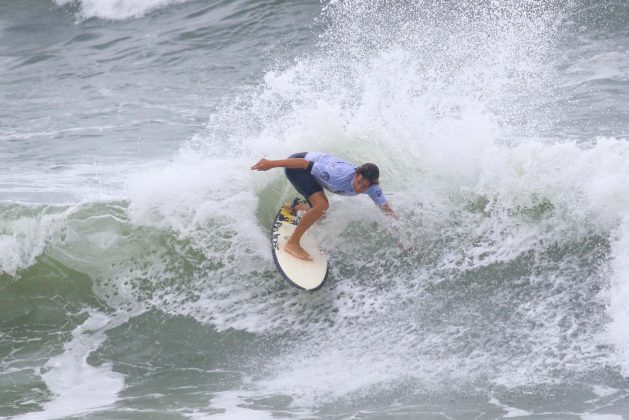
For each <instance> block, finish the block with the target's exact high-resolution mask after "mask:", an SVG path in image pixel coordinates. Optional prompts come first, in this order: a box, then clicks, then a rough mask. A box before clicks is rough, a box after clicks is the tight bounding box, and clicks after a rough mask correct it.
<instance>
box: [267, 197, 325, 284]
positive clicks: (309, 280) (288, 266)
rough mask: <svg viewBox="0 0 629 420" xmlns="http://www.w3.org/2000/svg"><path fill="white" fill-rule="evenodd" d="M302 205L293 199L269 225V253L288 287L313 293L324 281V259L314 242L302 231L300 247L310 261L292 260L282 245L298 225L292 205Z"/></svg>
mask: <svg viewBox="0 0 629 420" xmlns="http://www.w3.org/2000/svg"><path fill="white" fill-rule="evenodd" d="M300 203H305V201H302V200H298V199H295V201H293V205H292V206H290V207H289V206H282V208H280V210H279V211H278V212H277V216H275V220H274V221H273V229H272V230H271V250H272V252H273V261H275V266H276V267H277V271H279V273H280V274H281V275H282V277H284V280H286V281H287V282H288V283H290V284H291V285H293V286H295V287H297V288H299V289H303V290H317V289H320V288H321V287H323V285H324V284H325V282H326V280H327V279H328V258H327V257H326V256H325V255H324V254H323V253H322V252H321V250H320V249H319V245H318V244H317V242H316V241H315V240H314V238H312V237H311V236H309V235H308V233H309V232H310V231H309V230H308V231H306V233H305V234H304V236H303V237H302V238H301V246H302V247H303V248H304V249H305V250H306V251H307V252H308V253H309V254H310V256H311V257H312V261H306V260H302V259H300V258H297V257H293V256H292V255H290V254H289V253H287V252H285V251H284V245H285V244H286V241H287V240H288V238H290V236H291V235H292V234H293V231H294V230H295V227H297V225H298V224H299V216H298V214H297V213H298V212H297V211H295V205H296V204H300Z"/></svg>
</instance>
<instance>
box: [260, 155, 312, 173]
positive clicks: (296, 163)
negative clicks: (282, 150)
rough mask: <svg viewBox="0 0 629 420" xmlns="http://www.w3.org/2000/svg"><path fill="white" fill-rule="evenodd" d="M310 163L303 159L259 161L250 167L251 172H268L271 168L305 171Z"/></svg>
mask: <svg viewBox="0 0 629 420" xmlns="http://www.w3.org/2000/svg"><path fill="white" fill-rule="evenodd" d="M309 163H310V162H309V161H307V160H306V159H303V158H290V159H279V160H268V159H264V158H263V159H260V160H259V161H258V162H257V163H256V164H255V165H253V166H252V167H251V170H253V171H268V170H269V169H273V168H291V169H306V168H307V167H308V164H309Z"/></svg>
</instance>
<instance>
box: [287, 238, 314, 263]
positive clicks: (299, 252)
mask: <svg viewBox="0 0 629 420" xmlns="http://www.w3.org/2000/svg"><path fill="white" fill-rule="evenodd" d="M284 251H286V252H288V253H289V254H290V255H292V256H293V257H296V258H299V259H301V260H306V261H312V257H311V256H310V254H308V253H307V252H306V250H305V249H303V248H302V247H301V246H299V244H292V243H290V242H286V245H284Z"/></svg>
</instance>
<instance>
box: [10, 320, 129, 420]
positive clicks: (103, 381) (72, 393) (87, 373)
mask: <svg viewBox="0 0 629 420" xmlns="http://www.w3.org/2000/svg"><path fill="white" fill-rule="evenodd" d="M119 318H120V319H112V318H110V317H108V316H107V315H105V314H103V313H100V312H95V311H93V312H90V316H89V318H88V319H87V320H85V322H84V323H83V324H81V325H80V326H78V327H76V328H75V329H74V331H72V340H71V341H70V342H68V343H66V344H65V345H64V351H63V353H61V354H59V355H58V356H55V357H53V358H52V359H50V360H49V361H48V362H47V363H46V366H45V370H46V372H45V373H44V374H43V375H42V379H43V380H44V382H45V383H46V386H47V387H48V389H49V390H50V391H51V392H52V393H53V394H54V398H53V399H52V400H51V401H49V402H47V403H45V404H43V407H42V408H43V411H40V412H33V413H28V414H24V415H21V416H17V417H15V418H16V419H20V420H31V419H57V418H61V417H68V416H74V415H78V414H84V413H88V412H91V411H94V410H96V409H99V408H102V407H106V406H109V405H111V404H113V403H115V402H116V401H117V399H118V393H119V392H120V391H122V389H123V388H124V376H123V375H121V374H119V373H116V372H114V371H113V370H112V365H111V364H110V363H104V364H102V365H100V366H92V365H90V364H89V363H88V362H87V358H88V357H89V355H90V354H91V353H92V352H93V351H94V350H96V349H97V348H98V347H99V346H100V345H101V344H102V343H103V341H105V339H106V338H107V336H106V335H105V330H106V329H108V328H112V327H113V326H116V325H118V324H119V323H120V322H124V321H125V320H126V319H127V317H126V316H124V315H121V316H120V317H119Z"/></svg>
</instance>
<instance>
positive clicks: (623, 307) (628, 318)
mask: <svg viewBox="0 0 629 420" xmlns="http://www.w3.org/2000/svg"><path fill="white" fill-rule="evenodd" d="M615 237H616V240H615V241H614V242H613V244H612V254H613V257H614V260H613V262H612V270H613V275H612V279H611V284H610V289H609V291H608V293H606V298H607V299H609V307H608V313H609V315H610V317H611V319H612V321H611V323H610V324H609V325H608V326H607V336H608V339H609V341H610V342H611V343H612V344H614V346H615V348H616V351H617V354H618V355H619V360H618V363H619V364H620V366H621V368H622V373H623V375H624V376H629V334H627V330H628V328H629V216H627V217H625V219H624V220H623V222H622V224H621V225H620V226H619V228H618V230H617V232H616V234H615Z"/></svg>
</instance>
